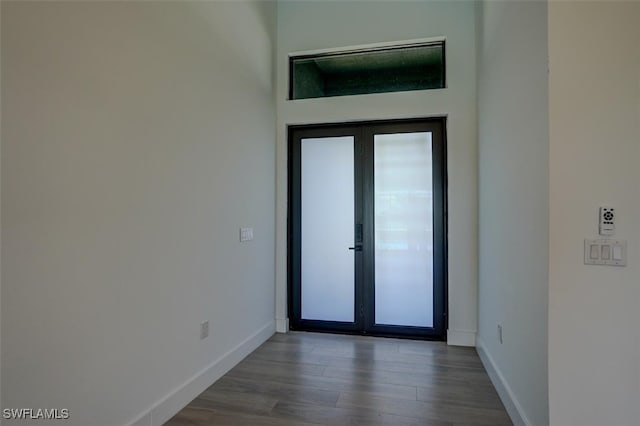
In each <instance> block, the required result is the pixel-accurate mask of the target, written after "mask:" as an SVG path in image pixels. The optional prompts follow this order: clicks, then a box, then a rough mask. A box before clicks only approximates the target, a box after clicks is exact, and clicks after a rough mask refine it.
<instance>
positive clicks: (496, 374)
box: [476, 339, 533, 426]
mask: <svg viewBox="0 0 640 426" xmlns="http://www.w3.org/2000/svg"><path fill="white" fill-rule="evenodd" d="M476 350H477V351H478V355H479V356H480V360H481V361H482V364H483V365H484V369H485V370H487V374H488V375H489V378H490V379H491V382H492V383H493V386H494V387H495V388H496V391H497V392H498V395H499V396H500V399H501V400H502V403H503V404H504V407H505V408H506V409H507V413H509V417H511V421H512V422H513V424H514V426H532V425H533V423H531V421H529V419H528V418H527V415H526V414H525V413H524V410H523V409H522V406H521V405H520V403H519V402H518V399H517V398H516V397H515V395H514V394H513V391H512V390H511V387H510V386H509V383H507V381H506V380H505V379H504V376H503V375H502V373H501V372H500V369H499V368H498V366H497V365H496V363H495V362H494V361H493V358H492V357H491V355H489V352H487V350H486V349H485V346H484V344H483V343H482V339H478V342H477V345H476Z"/></svg>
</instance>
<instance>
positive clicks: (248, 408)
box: [167, 332, 511, 426]
mask: <svg viewBox="0 0 640 426" xmlns="http://www.w3.org/2000/svg"><path fill="white" fill-rule="evenodd" d="M319 424H320V425H363V426H365V425H366V426H376V425H393V426H404V425H437V426H454V425H455V426H458V425H460V426H462V425H469V426H471V425H491V426H497V425H511V421H510V420H509V417H508V415H507V413H506V411H505V409H504V406H503V405H502V403H501V402H500V399H499V398H498V395H497V394H496V391H495V389H494V388H493V386H492V385H491V382H490V381H489V377H488V376H487V374H486V372H485V370H484V369H483V367H482V364H481V363H480V359H479V358H478V355H477V353H476V351H475V350H474V349H473V348H459V347H451V346H447V345H446V344H445V343H442V342H423V341H412V340H398V339H384V338H374V337H361V336H342V335H332V334H316V333H300V332H298V333H295V332H292V333H289V334H276V335H274V336H273V337H272V338H271V339H269V340H268V341H267V342H266V343H264V344H263V345H262V346H260V347H259V348H258V349H257V350H256V351H254V352H253V353H252V354H251V355H249V356H248V357H247V358H245V359H244V360H243V361H242V362H241V363H240V364H238V365H237V366H236V367H235V368H233V369H232V370H231V371H229V372H228V373H227V374H226V375H225V376H223V377H222V378H220V380H218V381H217V382H216V383H214V384H213V385H212V386H211V387H210V388H209V389H207V390H206V391H204V392H203V393H202V394H200V396H198V397H197V398H196V399H195V400H193V401H192V402H191V403H190V404H189V405H188V406H187V407H185V408H184V409H183V410H182V411H180V412H179V413H178V414H177V415H176V416H175V417H173V418H172V419H171V420H170V421H169V422H168V423H167V425H170V426H186V425H191V426H193V425H230V426H239V425H251V426H262V425H272V426H273V425H319Z"/></svg>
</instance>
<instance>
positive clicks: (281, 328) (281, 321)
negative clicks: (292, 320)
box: [276, 318, 289, 333]
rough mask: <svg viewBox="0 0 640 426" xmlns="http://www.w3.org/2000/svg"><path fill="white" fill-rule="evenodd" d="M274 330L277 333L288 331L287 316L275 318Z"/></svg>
mask: <svg viewBox="0 0 640 426" xmlns="http://www.w3.org/2000/svg"><path fill="white" fill-rule="evenodd" d="M276 332H277V333H288V332H289V318H276Z"/></svg>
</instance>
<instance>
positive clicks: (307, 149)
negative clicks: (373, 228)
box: [300, 136, 355, 322]
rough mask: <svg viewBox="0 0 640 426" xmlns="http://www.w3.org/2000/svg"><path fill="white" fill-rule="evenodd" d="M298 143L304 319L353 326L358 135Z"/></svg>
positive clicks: (302, 308) (314, 139)
mask: <svg viewBox="0 0 640 426" xmlns="http://www.w3.org/2000/svg"><path fill="white" fill-rule="evenodd" d="M300 142H301V173H300V176H301V191H300V194H301V255H300V263H301V265H300V266H301V298H302V300H301V305H302V306H301V317H302V319H303V320H321V321H340V322H354V321H355V318H354V307H355V281H354V280H355V267H354V251H352V250H349V247H353V246H354V232H353V230H354V199H355V198H354V197H355V193H354V137H353V136H342V137H324V138H304V139H301V141H300Z"/></svg>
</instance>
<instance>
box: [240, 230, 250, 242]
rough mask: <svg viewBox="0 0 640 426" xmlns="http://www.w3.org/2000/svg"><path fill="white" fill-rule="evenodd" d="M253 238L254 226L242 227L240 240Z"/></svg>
mask: <svg viewBox="0 0 640 426" xmlns="http://www.w3.org/2000/svg"><path fill="white" fill-rule="evenodd" d="M251 240H253V228H240V242H241V243H243V242H245V241H251Z"/></svg>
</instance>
